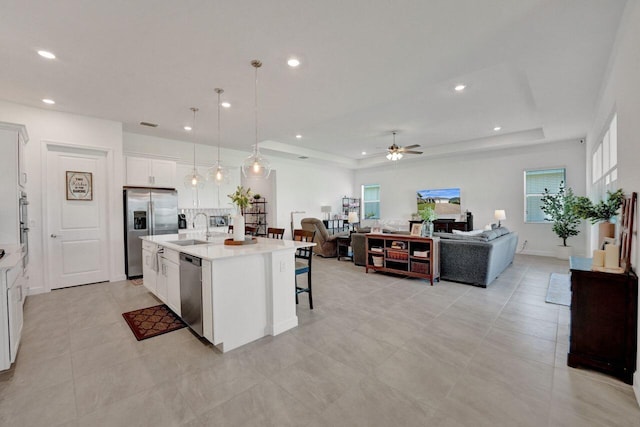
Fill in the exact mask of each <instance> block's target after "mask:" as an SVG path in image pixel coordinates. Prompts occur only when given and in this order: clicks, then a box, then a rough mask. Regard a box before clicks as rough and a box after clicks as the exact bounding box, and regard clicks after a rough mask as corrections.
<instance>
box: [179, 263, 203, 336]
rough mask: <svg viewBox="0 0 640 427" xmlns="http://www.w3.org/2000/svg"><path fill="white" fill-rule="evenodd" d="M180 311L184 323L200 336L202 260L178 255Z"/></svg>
mask: <svg viewBox="0 0 640 427" xmlns="http://www.w3.org/2000/svg"><path fill="white" fill-rule="evenodd" d="M180 310H181V317H182V320H184V322H185V323H186V324H187V325H189V327H190V328H191V329H192V330H193V331H194V332H195V333H197V334H198V335H200V336H202V259H200V258H198V257H194V256H193V255H188V254H185V253H182V252H181V253H180Z"/></svg>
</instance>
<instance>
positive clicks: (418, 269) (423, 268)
mask: <svg viewBox="0 0 640 427" xmlns="http://www.w3.org/2000/svg"><path fill="white" fill-rule="evenodd" d="M411 271H412V272H414V273H423V274H426V273H428V271H427V264H426V263H424V262H412V263H411Z"/></svg>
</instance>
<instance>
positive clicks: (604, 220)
mask: <svg viewBox="0 0 640 427" xmlns="http://www.w3.org/2000/svg"><path fill="white" fill-rule="evenodd" d="M623 202H624V192H623V191H622V188H619V189H618V190H616V191H615V192H613V193H612V192H611V191H607V199H606V200H600V201H599V202H598V203H592V202H591V200H589V198H588V197H585V196H580V197H578V198H577V199H576V203H575V205H574V210H575V213H576V215H578V216H579V217H580V218H582V219H587V220H589V221H590V222H591V224H597V223H599V224H598V241H599V244H598V247H600V246H602V242H603V241H604V238H605V237H614V235H615V231H616V226H615V224H614V223H613V221H612V219H613V218H614V217H615V216H616V215H617V214H618V210H619V209H620V206H622V203H623Z"/></svg>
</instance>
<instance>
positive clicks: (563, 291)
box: [545, 273, 571, 307]
mask: <svg viewBox="0 0 640 427" xmlns="http://www.w3.org/2000/svg"><path fill="white" fill-rule="evenodd" d="M545 301H546V302H548V303H551V304H558V305H566V306H567V307H570V306H571V275H569V274H560V273H551V276H550V277H549V288H548V289H547V298H546V299H545Z"/></svg>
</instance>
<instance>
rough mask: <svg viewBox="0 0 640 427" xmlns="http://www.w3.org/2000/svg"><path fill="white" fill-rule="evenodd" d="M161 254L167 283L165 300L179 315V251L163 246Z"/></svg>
mask: <svg viewBox="0 0 640 427" xmlns="http://www.w3.org/2000/svg"><path fill="white" fill-rule="evenodd" d="M164 251H165V253H164V256H163V262H162V263H163V265H164V278H165V281H166V283H167V301H166V304H167V305H168V306H169V308H170V309H171V310H173V312H174V313H176V314H177V315H178V316H180V315H181V310H180V260H179V253H178V252H176V251H172V250H170V249H166V248H165V250H164Z"/></svg>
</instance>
